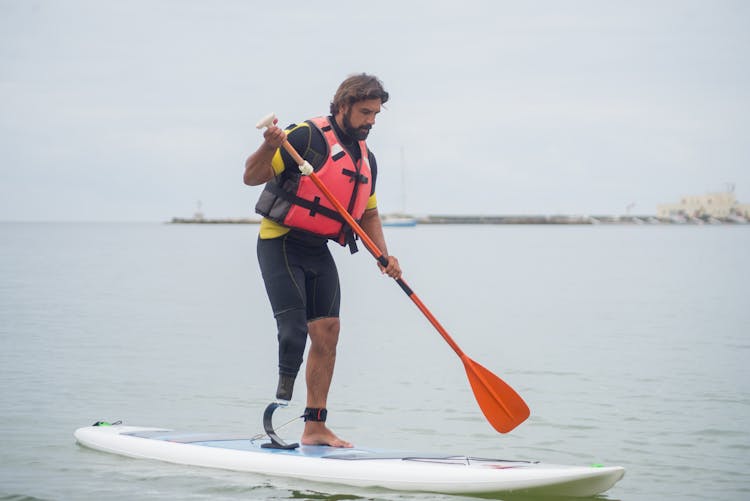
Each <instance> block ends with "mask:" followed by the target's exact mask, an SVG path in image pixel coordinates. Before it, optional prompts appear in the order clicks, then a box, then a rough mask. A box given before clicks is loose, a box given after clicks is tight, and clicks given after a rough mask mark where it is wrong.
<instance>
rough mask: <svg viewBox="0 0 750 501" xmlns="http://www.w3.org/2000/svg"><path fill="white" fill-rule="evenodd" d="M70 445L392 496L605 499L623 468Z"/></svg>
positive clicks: (223, 440) (367, 453)
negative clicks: (602, 495) (598, 496)
mask: <svg viewBox="0 0 750 501" xmlns="http://www.w3.org/2000/svg"><path fill="white" fill-rule="evenodd" d="M75 438H76V440H77V441H78V442H79V443H80V444H82V445H84V446H86V447H90V448H92V449H96V450H99V451H104V452H109V453H113V454H120V455H123V456H129V457H134V458H142V459H154V460H159V461H167V462H170V463H177V464H183V465H192V466H201V467H207V468H219V469H224V470H233V471H244V472H252V473H257V474H261V475H270V476H282V477H292V478H297V479H303V480H308V481H313V482H326V483H331V484H339V485H349V486H356V487H381V488H385V489H392V490H397V491H422V492H437V493H443V494H473V495H482V496H488V495H492V494H507V493H527V494H544V495H555V496H578V497H585V496H594V495H596V494H599V493H601V492H604V491H606V490H607V489H609V488H610V487H612V486H613V485H614V484H615V483H616V482H617V481H618V480H620V479H621V478H622V477H623V475H624V474H625V469H624V468H622V467H620V466H608V467H600V466H565V465H554V464H544V463H540V462H534V461H506V460H501V459H486V458H475V457H467V456H455V455H444V454H421V453H411V452H402V451H384V450H377V449H363V448H354V449H340V448H334V447H327V446H306V445H302V446H300V447H298V448H296V449H292V450H284V449H268V448H262V447H261V445H262V444H263V443H266V442H268V440H257V439H253V438H252V437H250V436H247V435H236V434H230V433H224V434H221V433H208V434H207V433H185V432H178V431H173V430H169V429H164V428H149V427H141V426H125V425H122V424H116V425H107V424H103V425H95V426H87V427H84V428H79V429H78V430H76V431H75Z"/></svg>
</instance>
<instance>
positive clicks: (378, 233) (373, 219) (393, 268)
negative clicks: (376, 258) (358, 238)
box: [359, 207, 401, 279]
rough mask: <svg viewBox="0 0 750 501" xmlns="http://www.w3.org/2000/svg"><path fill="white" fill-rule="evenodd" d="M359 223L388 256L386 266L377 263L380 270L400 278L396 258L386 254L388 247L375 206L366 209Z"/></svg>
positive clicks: (386, 254) (385, 254)
mask: <svg viewBox="0 0 750 501" xmlns="http://www.w3.org/2000/svg"><path fill="white" fill-rule="evenodd" d="M359 225H360V226H361V227H362V229H363V230H365V233H367V236H368V237H370V239H371V240H372V241H373V243H374V244H375V245H376V246H377V247H378V249H380V252H382V253H383V255H384V256H385V257H386V258H388V266H386V267H385V268H384V267H383V266H382V265H381V264H380V263H378V266H379V267H380V271H382V272H383V273H385V274H386V275H388V276H389V277H391V278H394V279H399V278H401V266H400V265H399V263H398V259H396V258H395V256H389V255H388V247H387V246H386V245H385V235H384V234H383V224H382V223H381V221H380V214H379V213H378V209H377V207H375V208H373V209H367V210H366V211H365V213H364V214H363V215H362V220H361V221H360V224H359Z"/></svg>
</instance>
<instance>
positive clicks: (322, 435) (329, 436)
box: [300, 422, 354, 448]
mask: <svg viewBox="0 0 750 501" xmlns="http://www.w3.org/2000/svg"><path fill="white" fill-rule="evenodd" d="M300 442H302V445H328V446H330V447H347V448H348V447H354V446H353V445H352V444H351V443H349V442H347V441H346V440H341V439H340V438H339V437H337V436H336V435H335V434H334V433H333V432H332V431H331V430H329V429H328V427H327V426H326V425H325V424H323V423H320V422H317V423H316V422H308V423H305V431H304V432H303V433H302V438H301V439H300Z"/></svg>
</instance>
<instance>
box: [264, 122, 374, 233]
mask: <svg viewBox="0 0 750 501" xmlns="http://www.w3.org/2000/svg"><path fill="white" fill-rule="evenodd" d="M308 123H310V124H311V125H313V126H315V127H316V128H317V129H318V130H319V131H320V132H321V133H322V134H323V138H324V140H325V143H326V148H327V151H326V154H325V155H324V158H325V161H324V162H323V165H321V166H320V167H317V166H313V167H314V168H315V173H316V175H317V176H318V178H319V179H320V180H321V181H322V182H323V184H325V186H326V187H327V188H328V189H329V191H330V192H331V193H332V194H333V195H334V196H335V197H336V199H337V200H338V201H339V202H341V205H343V206H344V207H346V209H347V212H349V214H351V216H352V217H353V218H354V219H355V220H357V221H359V220H360V219H361V218H362V215H363V214H364V213H365V209H366V208H367V201H368V199H369V198H370V192H371V189H372V172H371V170H370V162H369V160H368V153H367V145H366V143H365V141H359V142H358V143H359V144H358V146H359V149H360V153H361V157H360V159H359V160H358V161H356V162H355V161H354V159H353V158H352V157H351V155H349V153H347V151H346V149H345V148H344V147H343V146H342V145H341V142H340V141H339V138H338V137H337V136H336V133H335V131H334V129H333V126H332V125H331V124H330V122H329V120H328V118H326V117H318V118H313V119H311V120H308ZM300 153H301V154H302V156H303V157H304V158H306V159H308V158H307V157H306V155H305V153H306V152H300ZM308 161H309V159H308ZM290 174H291V175H289V176H286V175H284V176H278V177H276V178H275V179H272V180H271V181H269V182H268V183H266V186H265V188H264V190H263V193H262V194H261V197H260V199H259V200H258V204H257V205H256V206H255V210H256V212H258V213H259V214H261V215H263V216H265V217H267V218H269V219H271V220H273V221H276V222H277V223H280V224H282V225H284V226H287V227H290V228H294V229H298V230H303V231H306V232H308V233H312V234H315V235H318V236H322V237H326V238H330V239H332V240H336V241H337V242H338V243H340V244H341V245H347V244H352V243H353V242H354V234H353V233H352V230H351V228H349V225H347V224H346V222H345V221H344V218H342V217H341V215H340V214H339V213H338V212H337V211H336V208H335V207H334V206H333V204H331V203H330V202H329V201H328V199H327V198H326V197H325V195H323V193H322V192H321V191H320V190H319V189H318V188H317V186H315V184H314V183H313V182H312V180H311V179H309V178H308V177H307V176H303V175H301V174H300V173H299V171H297V170H296V168H295V170H294V171H293V172H290ZM269 195H271V196H269Z"/></svg>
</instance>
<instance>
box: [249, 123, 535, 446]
mask: <svg viewBox="0 0 750 501" xmlns="http://www.w3.org/2000/svg"><path fill="white" fill-rule="evenodd" d="M275 119H276V116H275V115H274V114H273V113H271V114H270V115H268V116H266V117H264V118H263V119H261V120H260V122H258V124H257V125H256V127H257V128H258V129H262V128H263V127H269V126H270V125H273V123H274V120H275ZM283 147H284V149H285V150H286V151H287V152H288V153H289V154H290V155H291V156H292V158H293V159H294V161H295V162H297V165H298V166H299V167H300V170H301V171H302V173H303V174H305V175H307V176H308V177H309V178H310V179H311V180H312V182H313V183H314V184H315V186H317V187H318V189H319V190H320V191H321V192H322V193H323V195H324V196H325V197H326V198H327V199H328V201H329V202H331V204H332V205H333V206H334V207H335V208H336V210H337V211H338V213H339V214H340V215H341V217H343V218H344V220H345V221H346V222H347V224H348V225H349V226H350V227H351V228H352V230H354V232H355V233H356V234H357V235H358V236H359V238H360V239H361V240H362V243H364V245H365V247H367V250H368V251H370V254H372V255H373V257H374V258H375V259H376V260H377V261H378V262H379V263H380V264H381V265H382V266H388V258H387V257H385V255H384V254H383V253H382V252H381V251H380V249H378V247H377V245H376V244H375V242H373V241H372V239H371V238H370V237H369V236H368V235H367V233H365V231H364V230H363V229H362V227H361V226H359V224H358V223H357V221H355V220H354V218H353V217H352V216H351V215H350V214H349V213H348V212H347V210H346V209H345V208H344V206H343V205H341V203H340V202H339V201H338V200H337V199H336V197H335V196H334V195H333V193H331V192H330V191H329V190H328V188H327V187H326V186H325V184H323V182H322V181H321V180H320V179H319V178H318V176H317V175H316V174H315V172H313V170H312V167H311V166H310V164H309V163H308V162H307V161H305V159H303V158H302V157H301V156H300V154H299V153H297V151H296V150H295V149H294V147H293V146H292V145H291V144H290V143H289V141H286V140H285V141H284V143H283ZM396 283H398V285H399V286H400V287H401V289H402V290H403V291H404V292H405V293H406V295H407V296H409V298H410V299H411V300H412V301H413V302H414V304H415V305H417V308H419V310H420V311H421V312H422V313H423V314H424V316H425V317H427V320H429V321H430V323H431V324H432V325H433V327H435V329H437V331H438V332H439V333H440V335H441V336H442V337H443V339H445V341H446V342H447V343H448V345H449V346H450V347H451V348H453V351H454V352H456V354H457V355H458V356H459V358H460V359H461V361H462V362H463V364H464V368H465V369H466V375H467V376H468V378H469V383H470V384H471V389H472V391H473V392H474V397H475V398H476V400H477V403H478V404H479V408H480V409H482V413H483V414H484V417H485V418H487V421H489V423H490V424H491V425H492V427H493V428H495V429H496V430H497V431H499V432H500V433H508V432H509V431H511V430H512V429H514V428H515V427H516V426H518V425H519V424H521V423H522V422H524V421H525V420H526V418H528V417H529V408H528V406H527V405H526V402H524V401H523V399H522V398H521V396H520V395H518V393H516V392H515V390H513V388H511V387H510V386H509V385H508V384H507V383H506V382H505V381H503V380H502V379H500V378H499V377H497V376H496V375H495V374H493V373H492V372H490V371H489V370H487V369H486V368H484V367H483V366H481V365H480V364H478V363H477V362H475V361H474V360H472V359H471V358H469V357H468V355H466V353H464V352H463V350H461V348H459V346H458V345H457V344H456V342H455V341H454V340H453V338H451V336H450V335H449V334H448V331H446V330H445V328H444V327H443V326H442V325H441V324H440V322H438V320H437V319H436V318H435V316H434V315H433V314H432V313H431V312H430V310H428V309H427V307H426V306H425V305H424V303H422V300H421V299H419V297H418V296H417V295H416V294H415V293H414V291H413V290H412V289H411V287H409V285H408V284H407V283H406V281H405V280H404V279H403V278H399V279H396Z"/></svg>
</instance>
